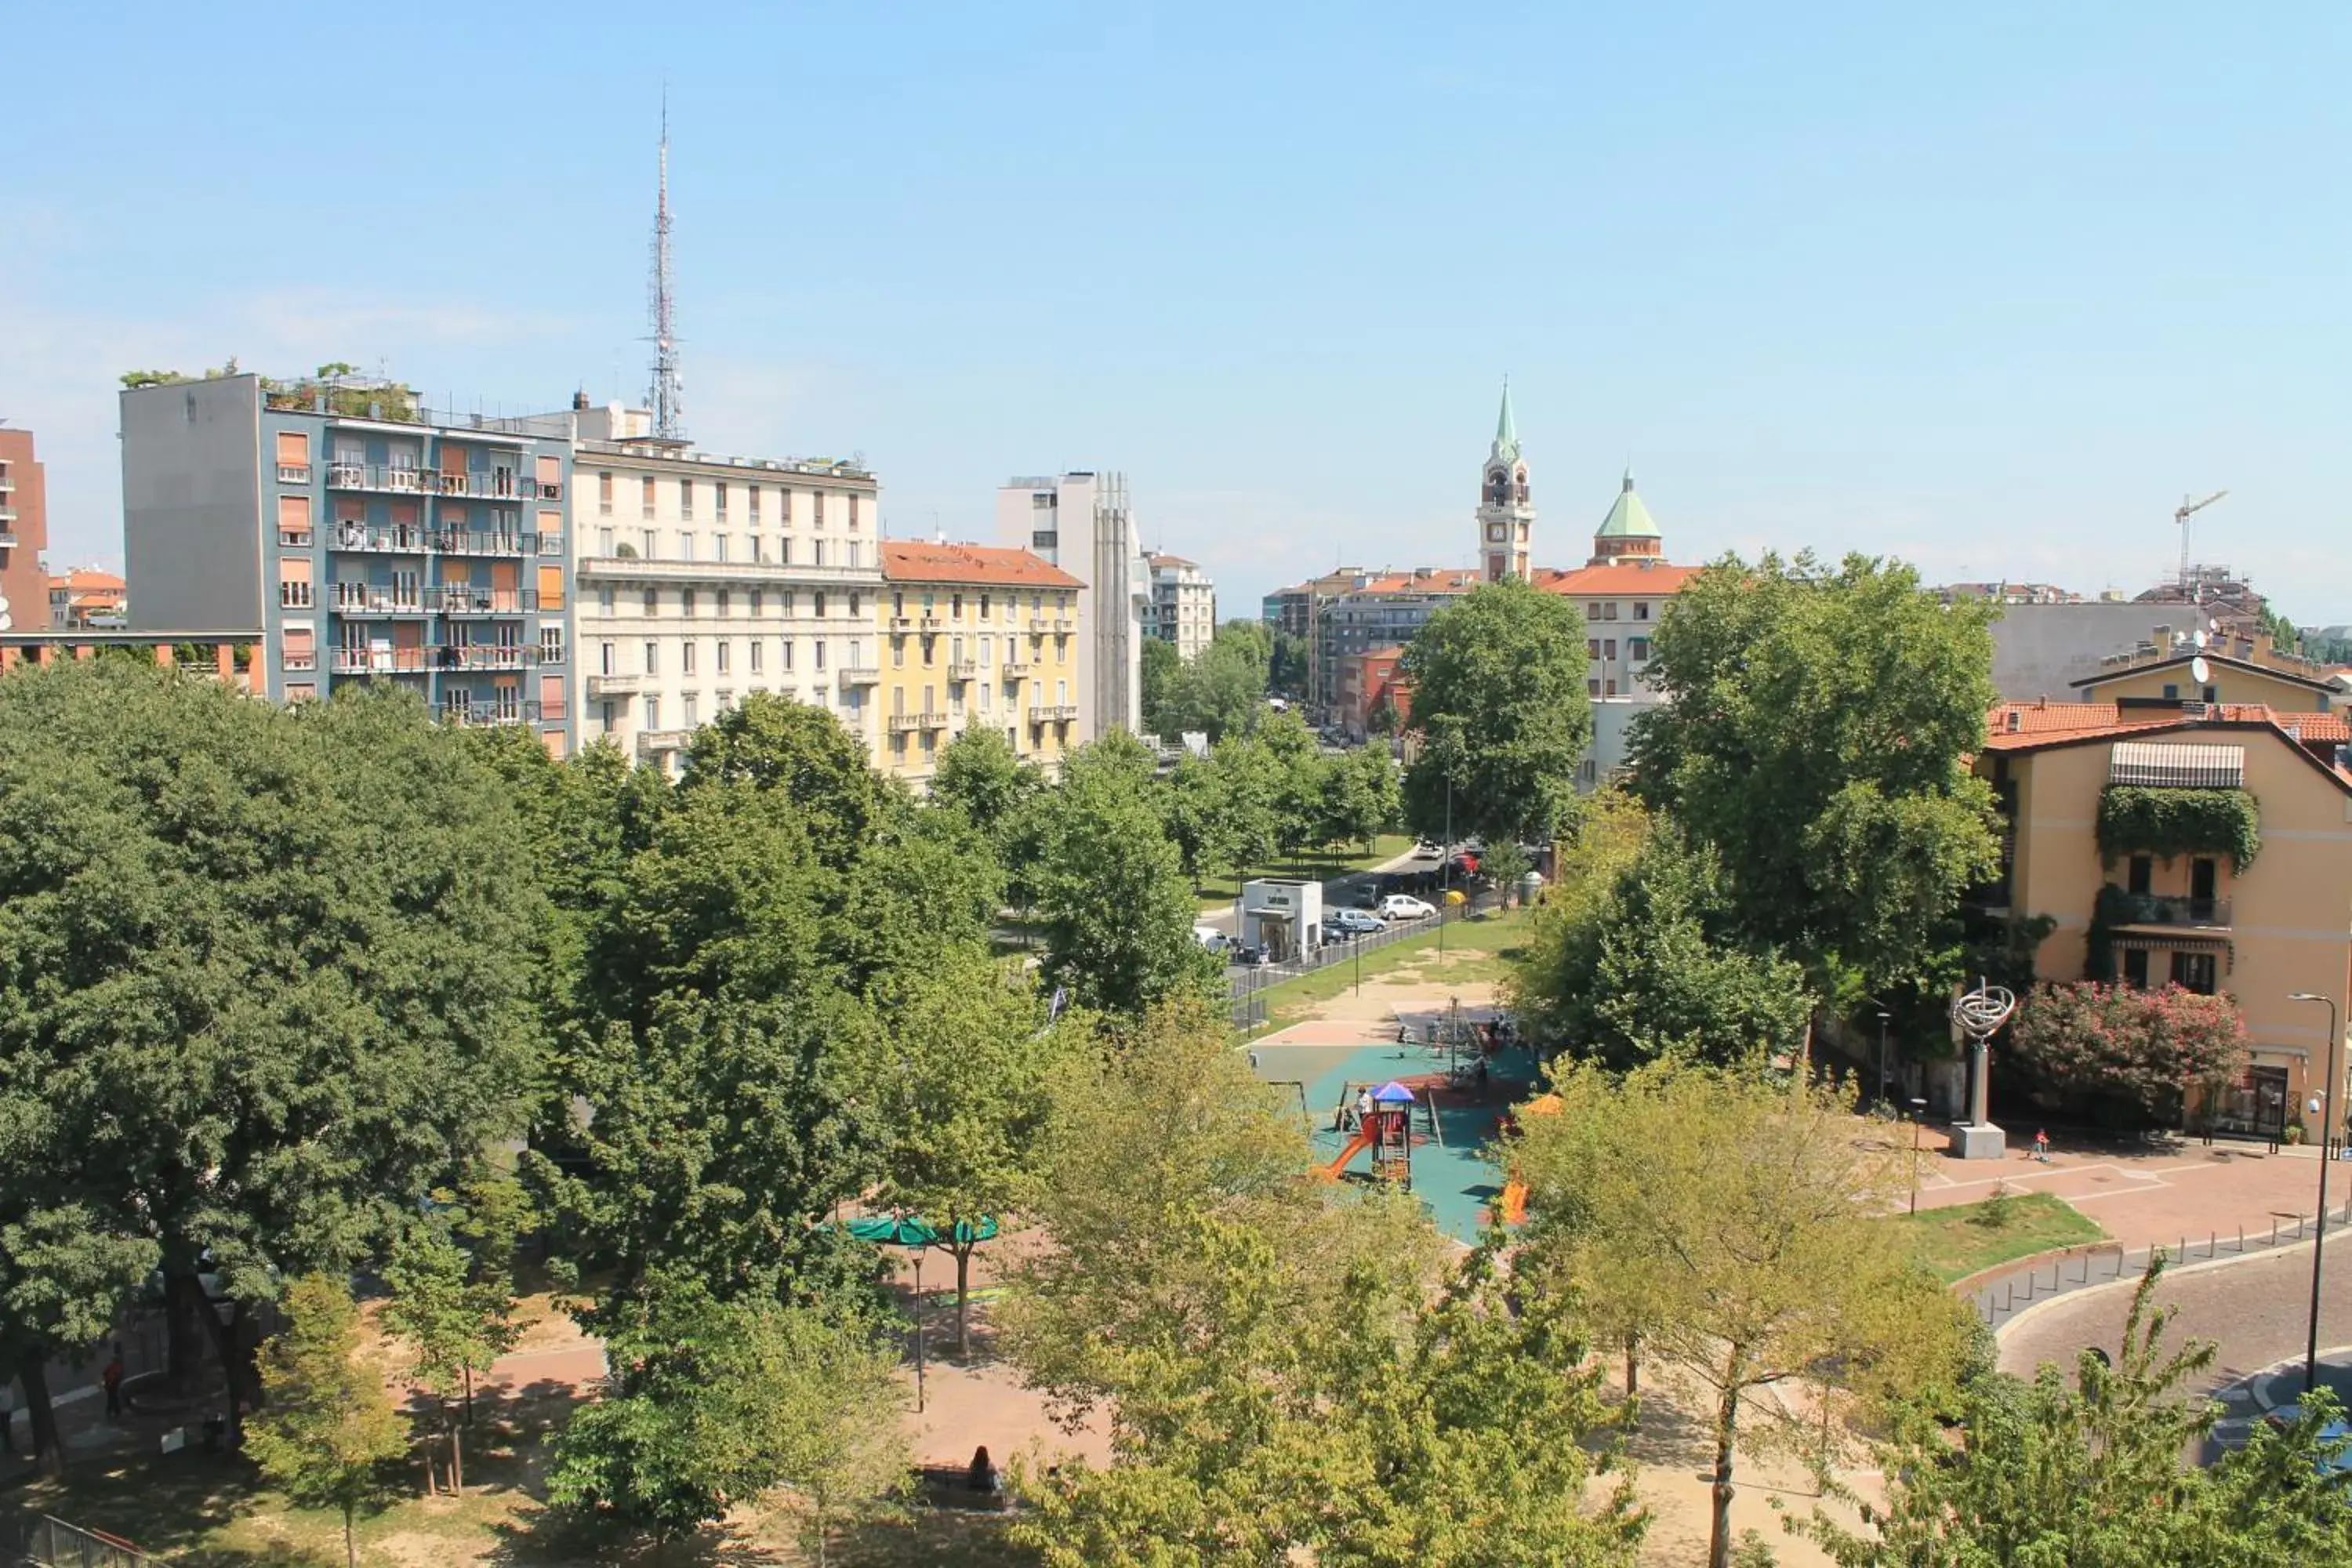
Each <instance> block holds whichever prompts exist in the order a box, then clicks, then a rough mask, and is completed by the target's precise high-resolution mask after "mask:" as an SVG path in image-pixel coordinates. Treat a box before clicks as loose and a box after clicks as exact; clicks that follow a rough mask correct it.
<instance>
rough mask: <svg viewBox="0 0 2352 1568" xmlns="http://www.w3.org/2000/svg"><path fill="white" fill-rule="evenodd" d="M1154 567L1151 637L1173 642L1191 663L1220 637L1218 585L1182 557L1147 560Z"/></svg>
mask: <svg viewBox="0 0 2352 1568" xmlns="http://www.w3.org/2000/svg"><path fill="white" fill-rule="evenodd" d="M1147 559H1148V561H1149V562H1150V566H1151V616H1150V621H1149V622H1148V623H1147V625H1148V627H1149V629H1150V634H1151V635H1152V636H1153V637H1158V638H1159V639H1160V641H1161V642H1167V643H1174V644H1175V645H1176V651H1177V653H1178V654H1180V655H1181V656H1182V658H1183V659H1184V662H1185V663H1187V664H1190V663H1191V662H1192V660H1193V659H1195V658H1199V657H1200V653H1201V650H1202V648H1204V647H1208V646H1209V639H1210V638H1212V637H1215V636H1216V635H1217V585H1216V584H1214V583H1213V582H1211V581H1210V580H1209V574H1207V573H1206V572H1203V571H1202V570H1201V568H1200V566H1199V565H1198V564H1197V563H1194V562H1191V561H1187V560H1185V559H1184V558H1183V557H1182V556H1181V555H1153V556H1150V557H1147Z"/></svg>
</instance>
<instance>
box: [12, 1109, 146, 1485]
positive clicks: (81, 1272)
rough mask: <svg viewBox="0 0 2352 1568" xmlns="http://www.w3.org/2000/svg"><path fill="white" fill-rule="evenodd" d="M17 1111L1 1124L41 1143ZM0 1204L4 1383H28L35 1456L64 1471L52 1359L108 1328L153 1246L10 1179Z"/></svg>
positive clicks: (44, 1469) (44, 1466) (43, 1467)
mask: <svg viewBox="0 0 2352 1568" xmlns="http://www.w3.org/2000/svg"><path fill="white" fill-rule="evenodd" d="M19 1110H20V1107H18V1106H16V1105H13V1104H12V1105H9V1106H7V1107H6V1109H5V1110H0V1126H7V1127H11V1128H12V1130H15V1131H21V1132H24V1133H31V1134H33V1139H32V1141H33V1142H35V1143H39V1142H40V1137H39V1134H38V1131H37V1124H28V1123H27V1122H26V1121H25V1120H24V1119H23V1118H22V1117H21V1116H20V1115H19V1114H17V1113H18V1111H19ZM0 1136H5V1135H0ZM9 1141H10V1142H14V1141H15V1140H14V1139H13V1138H12V1139H10V1140H9ZM47 1147H50V1148H52V1149H53V1148H54V1145H48V1146H47ZM11 1163H12V1164H13V1163H14V1162H13V1161H12V1162H11ZM0 1212H8V1213H9V1214H10V1215H11V1217H9V1218H8V1219H6V1220H5V1222H0V1386H5V1383H6V1380H7V1379H8V1378H9V1377H11V1376H13V1377H15V1378H16V1380H17V1381H18V1382H19V1383H20V1384H22V1385H23V1386H24V1390H25V1406H26V1410H25V1415H26V1421H27V1422H28V1423H29V1424H30V1426H31V1429H32V1444H33V1458H34V1463H35V1465H36V1466H37V1468H38V1469H39V1470H40V1472H41V1474H43V1475H45V1476H50V1477H56V1476H61V1475H63V1474H64V1473H65V1464H66V1450H65V1444H64V1442H63V1441H62V1440H61V1438H60V1436H59V1435H58V1419H57V1411H56V1408H55V1406H53V1405H51V1403H50V1401H49V1382H48V1376H49V1363H51V1362H52V1361H55V1360H57V1359H58V1358H59V1357H61V1356H75V1357H79V1356H80V1355H82V1354H83V1353H84V1352H85V1351H86V1350H87V1349H88V1347H89V1345H91V1344H93V1343H95V1342H98V1340H99V1339H100V1337H101V1336H102V1335H104V1334H105V1333H106V1332H107V1331H109V1330H110V1329H111V1328H112V1327H113V1326H114V1321H115V1314H116V1312H117V1310H119V1309H120V1308H121V1305H122V1303H123V1302H124V1301H126V1300H129V1299H130V1298H131V1294H132V1292H134V1291H135V1290H137V1289H138V1288H139V1286H140V1284H141V1282H142V1280H144V1279H146V1277H147V1271H148V1270H149V1269H151V1268H153V1267H154V1265H155V1259H156V1258H157V1256H158V1250H157V1248H156V1246H155V1244H154V1243H153V1242H152V1240H149V1239H147V1238H146V1237H130V1236H121V1235H118V1234H116V1233H115V1232H114V1231H112V1230H111V1229H110V1228H109V1227H108V1226H105V1225H103V1224H101V1223H100V1216H99V1215H97V1214H96V1213H95V1212H93V1211H92V1210H91V1209H89V1208H88V1207H87V1206H84V1205H81V1204H79V1203H77V1202H72V1201H58V1200H56V1199H55V1197H54V1194H53V1195H52V1197H51V1198H50V1199H46V1200H45V1199H43V1198H41V1197H38V1196H37V1195H36V1194H34V1193H32V1192H31V1191H29V1190H27V1189H26V1187H24V1186H22V1185H18V1184H15V1183H14V1182H12V1183H11V1187H10V1191H9V1195H8V1196H7V1197H6V1198H5V1199H0Z"/></svg>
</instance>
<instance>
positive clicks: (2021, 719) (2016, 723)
mask: <svg viewBox="0 0 2352 1568" xmlns="http://www.w3.org/2000/svg"><path fill="white" fill-rule="evenodd" d="M2024 728H2025V715H2024V714H2022V713H2021V712H2019V711H2018V710H2016V709H2014V708H2012V709H2011V710H2009V732H2010V733H2011V734H2012V735H2014V734H2016V733H2017V732H2018V731H2021V730H2022V729H2024Z"/></svg>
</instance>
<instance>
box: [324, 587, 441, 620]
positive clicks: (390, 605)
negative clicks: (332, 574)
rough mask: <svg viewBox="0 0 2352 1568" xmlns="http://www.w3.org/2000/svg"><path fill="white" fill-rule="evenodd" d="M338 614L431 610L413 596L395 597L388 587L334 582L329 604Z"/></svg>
mask: <svg viewBox="0 0 2352 1568" xmlns="http://www.w3.org/2000/svg"><path fill="white" fill-rule="evenodd" d="M329 607H330V608H331V609H332V610H333V611H334V612H335V614H337V615H339V616H425V615H430V614H431V613H432V612H431V611H429V610H427V609H426V608H425V601H424V600H423V599H421V598H415V597H406V598H403V597H395V596H394V594H393V591H392V590H391V589H389V588H373V587H370V586H368V585H367V584H362V583H338V584H335V596H334V600H333V603H332V604H331V605H330V606H329Z"/></svg>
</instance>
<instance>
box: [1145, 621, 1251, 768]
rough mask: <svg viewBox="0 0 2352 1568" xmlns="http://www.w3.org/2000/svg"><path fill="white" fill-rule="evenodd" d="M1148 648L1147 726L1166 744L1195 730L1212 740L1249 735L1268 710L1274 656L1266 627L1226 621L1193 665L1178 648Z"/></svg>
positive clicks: (1148, 644) (1150, 642)
mask: <svg viewBox="0 0 2352 1568" xmlns="http://www.w3.org/2000/svg"><path fill="white" fill-rule="evenodd" d="M1156 641H1157V639H1152V640H1148V641H1146V642H1145V643H1144V645H1143V674H1142V683H1143V688H1142V689H1143V715H1144V723H1145V725H1146V726H1147V727H1149V728H1150V730H1151V731H1152V732H1153V733H1155V734H1157V735H1159V736H1160V737H1161V738H1162V739H1164V740H1169V741H1173V740H1174V739H1175V738H1176V737H1177V736H1179V735H1181V734H1185V733H1188V732H1193V731H1202V732H1205V733H1206V734H1207V735H1208V737H1209V739H1210V740H1211V741H1212V742H1216V741H1221V740H1223V739H1224V738H1225V737H1226V736H1228V735H1239V734H1244V733H1246V732H1247V731H1249V730H1250V729H1251V728H1252V727H1253V726H1254V725H1255V724H1256V722H1257V721H1258V718H1259V716H1260V715H1261V714H1262V713H1264V712H1265V699H1266V681H1267V666H1268V663H1269V662H1270V660H1271V659H1272V658H1273V649H1272V645H1271V642H1270V640H1269V637H1268V634H1267V632H1266V631H1265V628H1264V627H1262V626H1256V625H1255V624H1253V623H1251V622H1248V621H1227V622H1226V623H1225V624H1224V625H1223V626H1220V627H1218V628H1217V634H1216V636H1215V637H1212V638H1211V639H1210V641H1209V646H1208V647H1204V648H1202V650H1201V651H1200V652H1199V653H1198V654H1197V655H1195V656H1194V657H1193V658H1192V662H1190V663H1189V664H1188V663H1186V662H1185V661H1184V660H1183V659H1182V658H1180V657H1178V655H1177V653H1176V649H1175V646H1174V645H1173V644H1171V643H1159V644H1158V648H1165V649H1166V650H1167V651H1166V652H1164V653H1162V652H1160V651H1158V649H1157V648H1155V647H1154V643H1155V642H1156Z"/></svg>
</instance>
